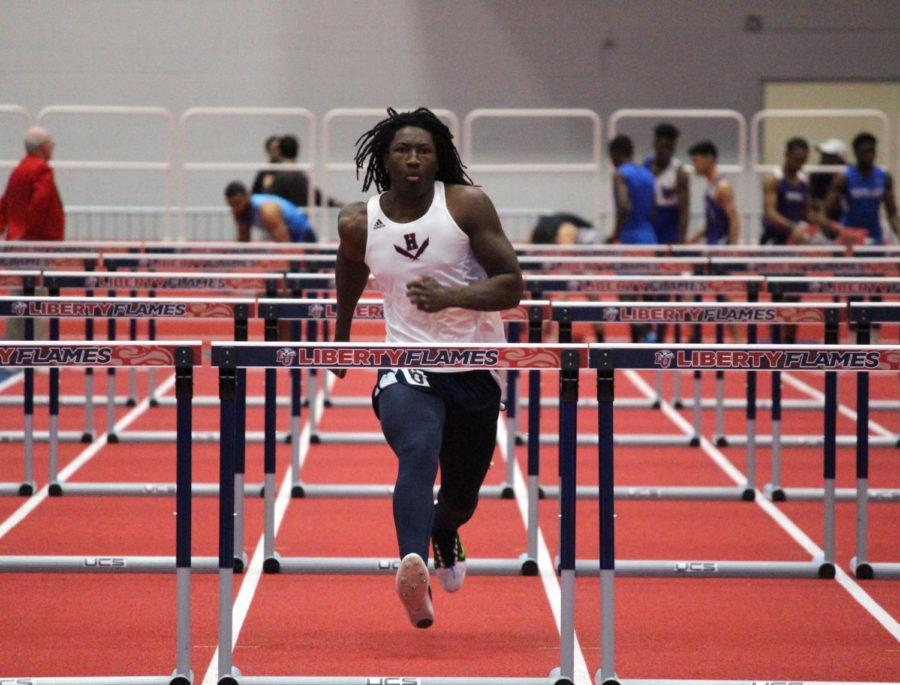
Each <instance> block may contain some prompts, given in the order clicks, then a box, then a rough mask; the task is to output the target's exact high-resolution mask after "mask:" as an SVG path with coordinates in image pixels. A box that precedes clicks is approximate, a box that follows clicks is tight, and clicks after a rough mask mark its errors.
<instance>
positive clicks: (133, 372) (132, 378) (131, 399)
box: [125, 290, 138, 407]
mask: <svg viewBox="0 0 900 685" xmlns="http://www.w3.org/2000/svg"><path fill="white" fill-rule="evenodd" d="M131 297H137V291H136V290H132V291H131ZM137 323H138V322H137V319H129V320H128V339H129V340H137V338H138V334H137ZM136 405H137V369H134V368H131V369H128V397H127V398H126V400H125V406H126V407H134V406H136Z"/></svg>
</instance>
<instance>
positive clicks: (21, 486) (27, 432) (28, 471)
mask: <svg viewBox="0 0 900 685" xmlns="http://www.w3.org/2000/svg"><path fill="white" fill-rule="evenodd" d="M40 275H41V274H40V271H0V286H13V287H19V288H21V289H22V292H23V293H24V294H25V295H34V288H35V285H36V283H37V282H38V281H39V280H40ZM33 337H34V322H32V321H31V320H30V319H25V338H26V339H29V340H30V339H32V338H33ZM24 379H25V385H24V389H23V400H22V404H23V410H24V413H23V417H22V427H23V431H22V435H23V454H22V482H20V483H11V482H10V483H0V495H21V496H23V497H27V496H30V495H32V494H34V491H35V483H34V466H33V465H34V439H33V435H34V402H33V401H28V399H27V398H33V397H34V370H33V369H31V368H26V369H25V373H24ZM0 441H2V442H8V439H7V438H6V436H5V435H4V434H3V433H0Z"/></svg>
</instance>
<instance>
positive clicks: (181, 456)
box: [173, 348, 194, 685]
mask: <svg viewBox="0 0 900 685" xmlns="http://www.w3.org/2000/svg"><path fill="white" fill-rule="evenodd" d="M192 362H193V360H192V354H191V350H190V349H189V348H187V349H179V350H178V351H177V352H176V360H175V369H176V370H175V401H176V438H175V440H176V448H175V450H176V464H177V466H176V468H177V474H176V485H175V501H176V518H175V526H176V528H175V540H176V550H175V582H176V596H177V607H178V608H177V619H176V638H175V639H176V654H177V658H176V662H175V673H174V677H175V678H176V680H173V684H176V683H177V685H181V684H182V683H184V684H185V685H188V684H189V683H191V682H192V681H193V673H191V514H192V512H191V506H192V499H191V461H192V453H191V450H192V441H191V432H192V430H193V420H192V408H191V401H192V399H193V396H194V369H193V363H192Z"/></svg>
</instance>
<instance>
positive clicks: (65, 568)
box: [0, 555, 219, 573]
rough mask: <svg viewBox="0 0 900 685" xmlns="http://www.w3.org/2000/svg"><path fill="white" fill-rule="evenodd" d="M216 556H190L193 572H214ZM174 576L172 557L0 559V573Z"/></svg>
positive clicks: (29, 557) (35, 557)
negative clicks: (164, 574) (167, 574)
mask: <svg viewBox="0 0 900 685" xmlns="http://www.w3.org/2000/svg"><path fill="white" fill-rule="evenodd" d="M218 570H219V558H218V557H192V558H191V571H192V572H193V573H215V572H217V571H218ZM73 572H82V573H174V572H175V557H153V556H113V555H110V556H38V555H31V556H0V573H73Z"/></svg>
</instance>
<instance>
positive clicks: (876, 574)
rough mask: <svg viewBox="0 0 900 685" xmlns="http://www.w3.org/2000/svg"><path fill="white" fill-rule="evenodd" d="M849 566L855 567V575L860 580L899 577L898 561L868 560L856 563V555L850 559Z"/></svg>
mask: <svg viewBox="0 0 900 685" xmlns="http://www.w3.org/2000/svg"><path fill="white" fill-rule="evenodd" d="M850 566H851V567H852V568H854V569H855V571H856V577H857V578H859V579H861V580H896V579H897V578H900V563H890V562H884V561H882V562H872V561H868V562H863V563H862V564H858V565H857V562H856V557H853V558H852V559H851V560H850ZM861 574H863V575H861Z"/></svg>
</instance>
